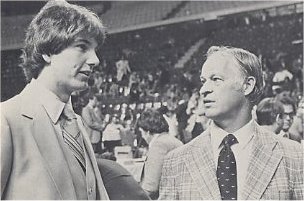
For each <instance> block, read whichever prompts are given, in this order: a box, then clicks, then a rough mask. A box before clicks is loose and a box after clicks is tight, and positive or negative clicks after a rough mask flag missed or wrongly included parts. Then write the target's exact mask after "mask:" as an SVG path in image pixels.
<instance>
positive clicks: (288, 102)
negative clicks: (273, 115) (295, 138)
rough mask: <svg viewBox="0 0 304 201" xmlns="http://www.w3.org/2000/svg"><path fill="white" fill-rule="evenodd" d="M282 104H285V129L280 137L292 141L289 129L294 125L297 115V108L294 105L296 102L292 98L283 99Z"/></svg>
mask: <svg viewBox="0 0 304 201" xmlns="http://www.w3.org/2000/svg"><path fill="white" fill-rule="evenodd" d="M280 102H281V103H282V104H283V107H284V114H283V128H282V131H281V132H280V133H279V135H280V136H282V137H286V138H289V139H291V136H290V133H289V129H290V127H291V125H292V123H293V118H294V116H295V114H296V106H295V104H294V101H293V100H292V99H291V98H290V97H283V98H282V99H280Z"/></svg>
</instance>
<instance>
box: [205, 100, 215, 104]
mask: <svg viewBox="0 0 304 201" xmlns="http://www.w3.org/2000/svg"><path fill="white" fill-rule="evenodd" d="M214 102H215V101H212V100H203V103H204V104H209V103H214Z"/></svg>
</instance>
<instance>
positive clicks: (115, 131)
mask: <svg viewBox="0 0 304 201" xmlns="http://www.w3.org/2000/svg"><path fill="white" fill-rule="evenodd" d="M123 129H124V127H123V125H122V124H121V123H120V122H119V118H118V115H117V114H114V115H113V116H112V118H111V121H110V123H109V124H108V125H107V126H106V128H105V129H104V131H103V136H102V142H103V144H104V147H105V150H106V151H108V152H112V153H113V152H114V148H115V147H116V146H121V145H122V144H121V132H122V130H123Z"/></svg>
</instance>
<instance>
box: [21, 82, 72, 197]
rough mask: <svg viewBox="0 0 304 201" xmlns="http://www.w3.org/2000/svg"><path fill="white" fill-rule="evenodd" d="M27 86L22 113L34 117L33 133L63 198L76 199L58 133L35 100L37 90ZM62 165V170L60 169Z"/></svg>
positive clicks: (32, 123) (22, 96) (23, 95)
mask: <svg viewBox="0 0 304 201" xmlns="http://www.w3.org/2000/svg"><path fill="white" fill-rule="evenodd" d="M29 88H30V86H27V87H26V89H25V91H24V93H23V94H22V95H21V98H22V101H23V103H24V105H27V107H24V108H22V111H21V112H22V115H23V116H25V117H27V118H30V119H32V122H31V127H32V135H33V138H34V139H35V141H36V144H37V147H38V149H39V151H40V153H41V156H42V158H43V159H44V160H43V161H44V163H45V165H46V169H47V171H48V172H49V174H50V177H51V178H52V179H53V181H54V185H55V186H56V189H57V191H58V193H59V195H60V196H61V198H62V199H76V193H75V191H74V190H73V189H74V186H73V183H72V179H63V177H64V178H72V175H71V173H70V171H69V168H68V164H67V162H66V160H65V157H64V153H63V151H62V149H61V147H60V145H59V142H58V138H57V133H56V130H55V128H54V126H53V125H52V122H51V120H50V118H49V117H48V115H47V112H46V111H45V109H44V108H43V106H42V105H41V104H39V103H37V102H36V100H33V99H34V98H35V97H37V94H35V90H33V89H29ZM58 167H60V171H58Z"/></svg>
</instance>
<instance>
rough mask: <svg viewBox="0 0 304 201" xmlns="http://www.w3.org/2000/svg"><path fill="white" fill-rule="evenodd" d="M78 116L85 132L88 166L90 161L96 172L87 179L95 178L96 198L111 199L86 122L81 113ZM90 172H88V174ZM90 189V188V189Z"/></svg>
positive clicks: (80, 126) (82, 130)
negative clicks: (86, 128)
mask: <svg viewBox="0 0 304 201" xmlns="http://www.w3.org/2000/svg"><path fill="white" fill-rule="evenodd" d="M76 116H77V122H78V125H79V129H80V131H81V132H82V133H83V135H82V136H83V143H84V147H85V149H86V153H87V154H88V157H86V161H87V162H86V166H87V167H86V168H87V169H88V165H89V163H90V165H92V168H93V170H94V171H93V172H94V173H95V174H94V175H87V179H89V178H90V177H91V178H92V181H93V180H94V182H96V183H95V184H96V187H97V188H96V198H95V199H98V200H109V196H108V194H107V191H106V189H105V186H104V183H103V181H102V178H101V174H100V171H99V169H98V166H97V161H96V158H95V155H94V150H93V148H92V145H91V141H90V139H89V137H88V135H87V132H86V130H85V124H84V122H83V121H82V118H81V117H80V116H79V115H76ZM88 173H89V172H87V174H88ZM88 190H89V189H88Z"/></svg>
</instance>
